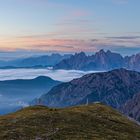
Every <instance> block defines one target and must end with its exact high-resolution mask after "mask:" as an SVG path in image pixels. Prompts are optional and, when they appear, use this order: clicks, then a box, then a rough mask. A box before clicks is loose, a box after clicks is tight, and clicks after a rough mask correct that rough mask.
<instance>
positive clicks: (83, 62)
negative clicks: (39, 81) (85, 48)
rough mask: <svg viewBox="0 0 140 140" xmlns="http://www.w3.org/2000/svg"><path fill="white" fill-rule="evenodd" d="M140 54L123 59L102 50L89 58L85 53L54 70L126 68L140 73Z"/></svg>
mask: <svg viewBox="0 0 140 140" xmlns="http://www.w3.org/2000/svg"><path fill="white" fill-rule="evenodd" d="M139 62H140V53H138V54H136V55H132V56H126V57H123V56H121V55H120V54H118V53H114V52H111V51H109V50H108V51H106V52H105V51H104V50H100V51H99V52H97V53H95V54H94V55H91V56H87V55H86V54H85V53H84V52H81V53H76V54H75V55H72V56H71V57H70V58H67V59H64V60H62V61H61V62H59V63H58V64H56V65H55V66H54V69H67V70H70V69H75V70H96V71H97V70H98V71H107V70H112V69H119V68H126V69H130V70H136V71H140V63H139Z"/></svg>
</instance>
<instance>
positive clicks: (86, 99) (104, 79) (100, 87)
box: [32, 69, 140, 118]
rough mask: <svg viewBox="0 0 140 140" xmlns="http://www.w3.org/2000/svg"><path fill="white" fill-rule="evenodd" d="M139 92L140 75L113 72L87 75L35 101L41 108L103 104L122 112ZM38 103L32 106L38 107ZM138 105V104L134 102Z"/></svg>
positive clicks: (60, 86) (118, 71)
mask: <svg viewBox="0 0 140 140" xmlns="http://www.w3.org/2000/svg"><path fill="white" fill-rule="evenodd" d="M139 92H140V73H139V72H136V71H130V70H126V69H116V70H112V71H109V72H101V73H93V74H87V75H85V76H83V77H81V78H77V79H74V80H72V81H70V82H67V83H62V84H59V85H57V86H55V87H53V88H52V89H51V90H50V91H49V92H47V93H46V94H44V95H42V96H41V97H40V98H39V99H38V100H39V101H40V103H41V104H42V105H46V106H49V107H57V108H63V107H69V106H75V105H80V104H87V103H95V102H102V103H104V104H107V105H109V106H111V107H113V108H116V109H118V110H120V111H122V110H121V109H120V108H122V106H124V105H125V104H126V103H127V101H128V100H130V99H133V97H134V96H136V97H137V93H139ZM136 99H137V98H136ZM138 99H139V98H138ZM38 100H37V101H36V103H35V102H33V103H32V105H34V104H37V102H38ZM137 102H139V101H138V100H137ZM137 102H134V103H133V104H135V103H137ZM138 105H139V104H138ZM128 108H129V109H130V110H131V106H129V104H128V106H126V107H125V109H126V110H127V111H128ZM138 109H140V108H138ZM122 112H123V111H122ZM125 114H127V113H125ZM133 118H135V116H134V117H133Z"/></svg>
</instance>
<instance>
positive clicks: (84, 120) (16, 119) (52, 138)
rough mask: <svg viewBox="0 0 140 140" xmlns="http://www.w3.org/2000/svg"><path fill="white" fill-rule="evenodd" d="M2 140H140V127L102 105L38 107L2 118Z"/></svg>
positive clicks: (0, 136) (0, 119) (0, 128)
mask: <svg viewBox="0 0 140 140" xmlns="http://www.w3.org/2000/svg"><path fill="white" fill-rule="evenodd" d="M0 140H140V126H138V125H137V124H135V123H134V122H131V121H130V120H128V119H127V118H126V117H124V116H122V115H121V114H120V113H118V112H117V111H115V110H113V109H112V108H110V107H107V106H105V105H102V104H92V105H88V106H77V107H71V108H66V109H50V108H47V107H43V106H35V107H28V108H25V109H23V110H21V111H18V112H16V113H13V114H9V115H6V116H1V117H0Z"/></svg>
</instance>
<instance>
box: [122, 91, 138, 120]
mask: <svg viewBox="0 0 140 140" xmlns="http://www.w3.org/2000/svg"><path fill="white" fill-rule="evenodd" d="M121 111H122V112H123V113H124V114H126V115H127V116H129V117H131V118H134V119H135V120H137V121H139V122H140V93H138V94H135V95H134V97H133V98H132V99H130V100H128V101H127V102H126V103H125V104H124V105H123V106H122V107H121Z"/></svg>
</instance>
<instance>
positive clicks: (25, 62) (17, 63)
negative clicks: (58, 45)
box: [0, 54, 71, 67]
mask: <svg viewBox="0 0 140 140" xmlns="http://www.w3.org/2000/svg"><path fill="white" fill-rule="evenodd" d="M70 56H71V55H60V54H52V55H50V56H49V55H45V56H39V57H29V58H25V59H17V60H12V61H0V67H7V66H12V67H34V66H40V67H43V66H54V65H55V64H57V63H59V62H60V61H62V60H63V59H66V58H69V57H70Z"/></svg>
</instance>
